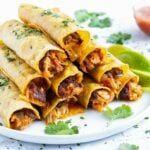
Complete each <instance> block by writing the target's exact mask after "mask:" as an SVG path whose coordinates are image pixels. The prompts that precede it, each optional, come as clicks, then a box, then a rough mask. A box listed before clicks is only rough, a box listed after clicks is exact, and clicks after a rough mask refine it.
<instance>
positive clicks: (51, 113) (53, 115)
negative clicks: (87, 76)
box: [42, 90, 85, 124]
mask: <svg viewBox="0 0 150 150" xmlns="http://www.w3.org/2000/svg"><path fill="white" fill-rule="evenodd" d="M47 99H48V102H47V105H46V106H45V107H44V108H42V114H43V118H45V121H46V124H48V123H52V122H56V121H57V120H58V119H64V118H67V117H70V116H74V115H77V114H80V113H83V112H85V108H83V107H82V106H81V105H80V104H79V103H78V102H77V98H76V97H72V98H70V99H62V98H59V97H57V96H56V95H55V94H54V93H53V92H52V91H50V90H49V91H48V92H47Z"/></svg>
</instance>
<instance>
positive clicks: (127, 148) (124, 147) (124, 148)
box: [119, 143, 139, 150]
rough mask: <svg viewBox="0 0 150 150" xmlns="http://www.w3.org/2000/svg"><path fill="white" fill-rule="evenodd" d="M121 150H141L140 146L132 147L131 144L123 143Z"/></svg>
mask: <svg viewBox="0 0 150 150" xmlns="http://www.w3.org/2000/svg"><path fill="white" fill-rule="evenodd" d="M119 150H139V146H137V145H131V144H128V143H122V144H120V146H119Z"/></svg>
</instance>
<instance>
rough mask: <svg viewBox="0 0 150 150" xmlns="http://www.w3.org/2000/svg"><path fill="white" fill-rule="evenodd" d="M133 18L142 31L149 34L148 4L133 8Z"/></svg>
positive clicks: (149, 12)
mask: <svg viewBox="0 0 150 150" xmlns="http://www.w3.org/2000/svg"><path fill="white" fill-rule="evenodd" d="M134 15H135V19H136V22H137V23H138V25H139V27H140V28H141V30H142V31H143V32H145V33H146V34H148V35H150V6H145V7H142V8H139V9H137V10H135V14H134Z"/></svg>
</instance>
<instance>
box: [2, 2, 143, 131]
mask: <svg viewBox="0 0 150 150" xmlns="http://www.w3.org/2000/svg"><path fill="white" fill-rule="evenodd" d="M19 17H20V18H21V19H22V20H23V21H24V23H25V24H26V25H25V24H23V23H20V22H18V21H17V20H9V21H7V22H5V23H4V24H3V25H1V26H0V39H2V41H3V42H4V43H5V44H6V45H7V46H8V47H9V48H10V49H9V48H8V47H6V46H5V45H4V44H0V60H1V64H0V69H2V70H3V72H4V74H5V75H6V76H7V77H8V78H9V79H10V80H12V81H13V82H14V83H15V84H16V85H17V86H18V88H19V90H20V92H21V94H20V95H21V98H22V99H24V100H26V101H29V102H30V103H32V104H35V105H37V106H38V107H40V109H41V112H42V116H43V118H44V119H45V120H46V123H50V122H55V121H56V120H57V119H62V118H65V117H68V116H72V115H75V114H78V113H81V112H84V111H85V109H87V108H88V107H92V108H93V109H95V110H97V111H103V108H104V107H105V106H106V105H107V104H108V103H110V102H111V101H112V100H113V99H114V97H116V98H117V99H121V100H137V99H138V98H139V97H140V96H141V94H142V89H141V86H139V85H138V76H136V75H135V74H133V73H132V72H131V71H129V67H128V65H127V64H123V63H122V62H120V61H119V60H118V59H116V58H115V57H114V56H112V55H111V54H109V53H107V50H106V49H105V48H103V47H101V46H99V45H98V44H97V43H96V42H95V41H94V40H92V39H91V36H90V33H89V32H88V31H86V30H83V29H81V28H80V27H79V26H78V25H77V24H76V23H75V21H74V20H72V19H71V18H70V17H68V16H67V15H65V14H63V13H62V12H61V11H60V10H59V9H56V8H54V9H48V10H44V9H41V8H39V7H36V6H33V5H29V4H24V5H21V6H20V7H19ZM31 27H33V28H31ZM34 28H35V29H34ZM40 30H41V31H42V32H43V33H45V35H46V36H45V35H44V34H43V33H42V32H41V31H40ZM52 40H54V41H52ZM55 42H56V43H57V44H59V46H61V48H60V47H59V46H58V45H57V44H56V43H55ZM67 57H68V58H69V59H70V60H69V59H68V58H67ZM73 63H75V64H73ZM76 64H77V66H75V65H76ZM78 67H79V68H80V69H81V70H82V71H83V72H84V73H85V74H86V75H88V77H87V76H84V77H83V73H82V72H81V71H79V69H78ZM89 76H90V77H91V78H93V79H91V78H90V77H89ZM82 80H83V84H82ZM0 83H1V82H0ZM2 83H3V82H2ZM50 84H51V85H52V86H51V88H50ZM78 102H80V104H81V105H79V103H78ZM21 103H22V102H21ZM25 103H27V102H25ZM11 105H12V106H13V104H11ZM22 105H24V104H22ZM82 106H83V107H82ZM31 107H32V106H31ZM31 107H28V108H29V109H30V108H31ZM28 108H27V109H28ZM17 110H18V109H14V111H15V112H16V113H15V114H13V115H12V118H11V119H10V120H11V121H14V120H15V121H17V122H16V123H9V126H11V124H12V126H11V127H12V128H18V129H19V128H24V127H20V126H22V122H25V126H26V125H28V124H29V123H30V122H31V121H32V120H33V119H32V117H30V115H28V110H27V111H26V110H23V113H24V115H25V121H22V122H21V121H20V122H21V123H20V124H21V125H18V124H19V123H18V122H19V119H18V117H17V115H18V114H20V111H19V112H18V111H17ZM31 110H33V109H32V108H31ZM3 113H4V112H2V114H3ZM33 113H34V110H33V112H32V114H33ZM21 114H22V113H21ZM35 114H36V113H35ZM10 115H11V113H10ZM3 116H4V115H2V117H3ZM9 117H10V116H9ZM26 117H27V118H29V119H27V120H29V121H26ZM36 117H37V118H39V117H38V115H37V116H36ZM7 124H8V123H7ZM13 124H14V125H13ZM7 126H8V125H7Z"/></svg>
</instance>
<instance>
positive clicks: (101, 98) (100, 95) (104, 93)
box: [89, 89, 112, 111]
mask: <svg viewBox="0 0 150 150" xmlns="http://www.w3.org/2000/svg"><path fill="white" fill-rule="evenodd" d="M111 100H112V97H111V94H110V93H109V91H108V90H105V89H100V90H96V91H94V92H93V93H92V95H91V97H90V101H89V107H91V108H93V109H94V110H97V111H103V108H104V106H105V105H107V104H108V103H109V102H110V101H111Z"/></svg>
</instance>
